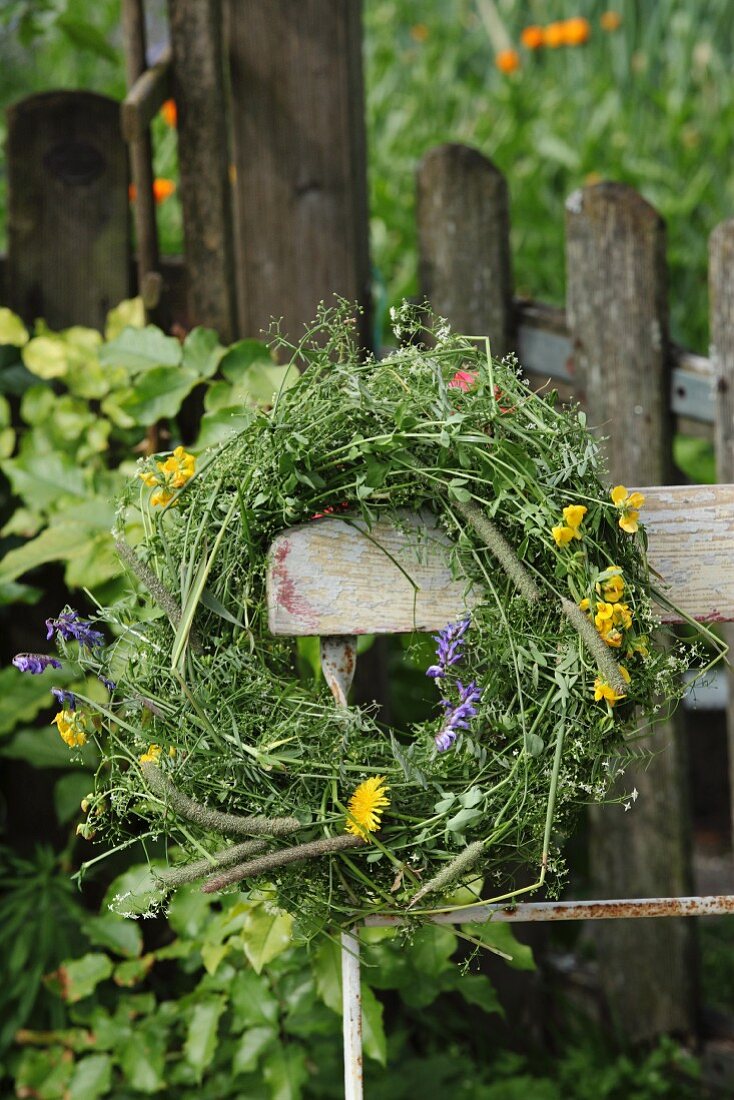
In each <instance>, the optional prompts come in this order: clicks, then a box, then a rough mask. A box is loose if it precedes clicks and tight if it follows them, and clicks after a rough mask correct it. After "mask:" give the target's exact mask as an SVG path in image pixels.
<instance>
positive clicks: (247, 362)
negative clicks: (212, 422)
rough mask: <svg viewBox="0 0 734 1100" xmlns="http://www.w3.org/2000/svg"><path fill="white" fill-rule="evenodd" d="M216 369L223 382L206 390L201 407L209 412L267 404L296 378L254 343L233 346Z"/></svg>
mask: <svg viewBox="0 0 734 1100" xmlns="http://www.w3.org/2000/svg"><path fill="white" fill-rule="evenodd" d="M220 367H221V373H222V374H223V376H224V378H225V379H226V380H227V381H226V382H216V383H215V384H214V385H213V386H211V388H210V389H209V391H208V393H207V395H206V399H205V402H204V404H205V407H206V409H207V410H208V411H210V412H216V411H218V410H221V409H225V408H229V407H238V406H242V405H251V406H256V407H257V406H264V405H270V404H272V401H273V398H274V396H275V394H277V393H278V391H279V390H280V389H281V387H282V388H285V389H288V388H289V387H290V386H293V385H295V384H296V382H297V381H298V378H299V374H298V371H297V369H296V368H295V367H293V366H278V365H277V364H276V363H273V360H272V358H271V356H270V353H269V352H268V351H267V349H266V348H265V347H264V345H262V344H260V343H259V341H257V340H241V341H240V342H239V343H238V344H234V345H233V346H232V347H231V348H230V349H229V351H228V352H227V354H226V355H225V356H224V358H223V359H222V361H221V364H220ZM227 383H229V385H227Z"/></svg>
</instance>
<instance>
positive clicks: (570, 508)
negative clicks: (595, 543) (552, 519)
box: [551, 504, 588, 546]
mask: <svg viewBox="0 0 734 1100" xmlns="http://www.w3.org/2000/svg"><path fill="white" fill-rule="evenodd" d="M587 512H588V508H587V507H586V505H584V504H569V505H567V507H565V508H564V509H563V520H564V522H563V523H561V524H559V525H558V526H557V527H552V528H551V534H552V535H553V538H554V539H555V542H556V546H565V545H566V544H567V543H569V542H570V541H571V539H580V538H583V534H582V531H581V524H582V522H583V519H584V516H585V515H586V513H587Z"/></svg>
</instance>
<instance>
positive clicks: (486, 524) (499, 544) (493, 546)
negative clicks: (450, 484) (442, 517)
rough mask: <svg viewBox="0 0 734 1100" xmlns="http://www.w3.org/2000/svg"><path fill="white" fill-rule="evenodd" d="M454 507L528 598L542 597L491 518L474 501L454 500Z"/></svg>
mask: <svg viewBox="0 0 734 1100" xmlns="http://www.w3.org/2000/svg"><path fill="white" fill-rule="evenodd" d="M451 506H452V507H454V508H456V510H457V512H460V513H461V515H462V516H463V517H464V519H465V520H467V521H468V522H469V523H470V524H471V525H472V527H473V528H474V530H475V531H476V533H477V534H478V535H479V536H480V537H481V538H483V539H484V542H485V544H486V546H487V549H488V550H491V552H492V553H493V554H494V556H495V558H496V559H497V561H498V562H499V564H500V565H501V566H502V568H503V569H504V571H505V573H506V574H507V576H508V577H509V578H510V580H511V581H512V583H513V584H514V585H515V588H517V590H518V592H520V593H521V594H522V595H523V596H524V597H525V599H526V600H529V601H530V602H534V601H535V600H538V599H540V592H539V591H538V588H537V585H536V583H535V581H534V580H533V578H532V577H531V576H530V574H529V572H528V571H527V569H526V568H525V566H524V565H523V564H522V562H521V561H520V560H519V558H518V557H517V554H516V553H515V551H514V550H513V549H512V547H511V546H510V544H509V542H508V541H507V539H506V538H505V537H504V535H502V534H501V533H500V532H499V531H498V530H497V528H496V527H495V525H494V524H493V523H492V521H491V520H490V519H487V517H486V516H485V515H484V513H483V512H482V511H481V509H480V508H478V507H477V505H476V504H474V502H473V501H467V503H466V504H464V503H462V502H461V501H452V505H451Z"/></svg>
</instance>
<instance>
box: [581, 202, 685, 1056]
mask: <svg viewBox="0 0 734 1100" xmlns="http://www.w3.org/2000/svg"><path fill="white" fill-rule="evenodd" d="M566 232H567V238H566V240H567V244H566V252H567V257H566V270H567V281H568V297H567V320H568V327H569V331H570V334H571V339H572V343H573V356H574V364H575V366H576V370H577V372H578V377H579V380H580V383H581V385H582V387H583V390H584V392H585V394H586V404H587V409H588V415H589V422H590V423H591V424H592V425H593V426H594V427H595V428H596V429H597V430H598V431H599V432H600V434H602V435H603V436H605V437H606V438H607V440H608V442H607V443H606V444H605V450H606V455H607V461H608V465H609V470H610V474H611V477H612V478H613V480H614V481H617V482H623V483H624V484H627V485H628V484H630V483H631V482H636V483H637V484H640V483H642V484H651V485H664V484H665V483H666V482H670V481H671V480H672V475H673V462H672V447H671V442H672V416H671V411H670V401H669V394H670V383H671V380H670V365H671V358H670V348H669V339H668V318H667V297H666V277H667V276H666V265H665V227H664V224H663V221H662V219H661V218H660V217H659V215H658V214H657V212H656V211H655V210H654V209H653V208H652V206H650V205H649V204H648V203H647V202H645V201H644V199H642V197H641V196H640V195H638V194H637V193H636V192H635V191H634V190H633V189H632V188H630V187H627V186H626V185H622V184H599V185H597V186H595V187H586V188H584V189H583V190H580V191H576V192H575V193H574V194H573V195H571V196H570V198H569V199H568V202H567V204H566ZM680 519H681V521H684V520H685V515H682V516H680ZM681 538H683V535H682V534H681ZM694 538H696V539H697V540H698V542H699V544H700V543H701V532H700V530H698V531H697V532H696V533H695V535H694ZM646 747H647V748H649V749H650V750H652V751H653V752H656V751H658V750H662V749H665V750H666V751H664V752H662V751H659V752H658V755H657V756H656V757H655V759H654V761H653V762H652V763H651V764H650V766H649V767H648V768H647V769H646V770H642V769H640V768H633V767H628V768H627V770H626V773H625V779H624V782H625V784H626V785H627V788H628V789H629V787H632V786H634V787H636V788H637V790H638V791H639V795H640V797H639V801H638V803H637V805H636V806H635V813H633V814H623V813H619V812H618V808H617V807H616V806H598V807H593V808H592V810H591V812H590V815H589V816H590V823H591V829H590V859H589V863H590V867H591V868H592V874H593V877H594V891H595V893H596V894H597V895H601V896H602V897H603V896H607V897H630V896H632V897H635V896H637V897H645V896H648V897H657V896H663V895H669V896H674V895H681V896H682V895H689V894H691V893H692V892H693V890H692V879H693V873H692V865H691V857H690V827H689V822H688V814H687V809H688V790H687V778H686V762H685V741H684V736H683V728H682V725H681V720H680V716H678V717H677V718H676V719H674V720H673V721H672V722H670V723H666V724H665V725H661V726H659V727H658V728H657V730H656V732H655V733H654V734H652V736H650V737H649V738H648V739H647V741H646ZM597 949H598V956H599V964H600V977H601V982H602V987H603V989H604V993H605V995H606V999H607V1002H608V1005H609V1008H610V1011H611V1016H612V1019H613V1020H614V1022H615V1024H616V1025H617V1026H618V1027H619V1029H620V1030H621V1031H622V1032H623V1033H624V1034H626V1035H627V1037H628V1038H629V1039H630V1040H632V1041H638V1042H639V1041H645V1040H647V1039H650V1038H652V1037H654V1036H655V1035H657V1034H659V1033H661V1032H671V1031H677V1032H692V1031H693V1029H694V1027H695V1020H696V992H697V986H696V974H695V969H696V968H695V958H696V940H695V929H694V928H693V927H692V926H689V925H686V923H685V921H681V920H672V921H665V922H664V923H663V924H662V925H651V924H647V923H643V924H642V925H638V926H635V925H631V924H630V923H628V922H627V921H615V922H610V923H607V922H601V926H600V928H599V930H598V934H597ZM631 990H634V994H631V992H630V991H631Z"/></svg>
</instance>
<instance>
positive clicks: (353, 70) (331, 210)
mask: <svg viewBox="0 0 734 1100" xmlns="http://www.w3.org/2000/svg"><path fill="white" fill-rule="evenodd" d="M226 12H227V17H228V31H227V49H228V54H229V62H230V80H231V102H232V138H233V151H234V162H235V169H236V182H235V215H236V256H237V275H238V317H239V326H240V330H241V332H242V334H243V335H246V336H259V335H260V333H261V330H263V329H267V328H268V326H269V324H270V321H271V319H272V318H274V317H275V318H279V317H280V318H282V322H281V330H282V331H283V332H285V333H288V334H289V335H290V337H291V339H292V340H294V341H297V340H299V339H300V337H301V335H302V333H303V325H304V324H306V323H308V322H310V321H311V320H312V319H313V317H314V316H315V313H316V309H317V307H318V303H319V302H320V301H321V300H324V301H325V302H326V303H327V304H328V303H331V302H333V300H334V299H333V295H334V294H339V295H341V296H342V297H344V298H346V299H348V300H350V301H358V302H360V303H362V305H363V306H365V308H367V307H368V304H369V284H370V269H369V255H368V215H367V185H366V158H365V131H364V126H365V124H364V105H363V91H362V63H361V4H360V0H230V2H229V3H228V4H226ZM360 325H361V338H362V341H363V343H364V344H365V345H366V346H367V345H369V343H370V323H369V316H368V315H367V314H365V316H364V317H362V318H361V319H360Z"/></svg>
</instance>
